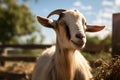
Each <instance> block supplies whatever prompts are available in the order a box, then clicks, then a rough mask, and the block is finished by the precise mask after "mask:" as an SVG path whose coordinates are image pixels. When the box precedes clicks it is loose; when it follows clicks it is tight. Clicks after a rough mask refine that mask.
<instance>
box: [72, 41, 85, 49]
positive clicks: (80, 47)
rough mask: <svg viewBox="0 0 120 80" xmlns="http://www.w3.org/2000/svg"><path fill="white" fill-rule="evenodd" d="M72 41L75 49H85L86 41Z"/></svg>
mask: <svg viewBox="0 0 120 80" xmlns="http://www.w3.org/2000/svg"><path fill="white" fill-rule="evenodd" d="M71 42H72V45H73V47H74V48H75V49H78V50H79V49H83V48H84V46H85V43H77V42H75V41H72V40H71Z"/></svg>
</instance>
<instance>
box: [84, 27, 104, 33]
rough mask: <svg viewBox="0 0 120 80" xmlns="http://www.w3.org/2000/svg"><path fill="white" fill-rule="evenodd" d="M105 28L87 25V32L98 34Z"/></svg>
mask: <svg viewBox="0 0 120 80" xmlns="http://www.w3.org/2000/svg"><path fill="white" fill-rule="evenodd" d="M104 27H105V26H99V25H87V28H86V32H97V31H101V30H103V29H104Z"/></svg>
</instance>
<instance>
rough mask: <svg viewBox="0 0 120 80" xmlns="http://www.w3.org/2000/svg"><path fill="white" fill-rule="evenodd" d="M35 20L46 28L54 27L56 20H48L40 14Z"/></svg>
mask: <svg viewBox="0 0 120 80" xmlns="http://www.w3.org/2000/svg"><path fill="white" fill-rule="evenodd" d="M37 20H38V21H39V23H40V24H42V25H43V26H45V27H48V28H55V26H56V21H54V20H50V19H48V18H43V17H41V16H37Z"/></svg>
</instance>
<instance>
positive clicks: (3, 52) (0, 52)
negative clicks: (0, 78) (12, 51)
mask: <svg viewBox="0 0 120 80" xmlns="http://www.w3.org/2000/svg"><path fill="white" fill-rule="evenodd" d="M0 56H7V49H5V48H0ZM4 65H5V62H4V61H0V66H4Z"/></svg>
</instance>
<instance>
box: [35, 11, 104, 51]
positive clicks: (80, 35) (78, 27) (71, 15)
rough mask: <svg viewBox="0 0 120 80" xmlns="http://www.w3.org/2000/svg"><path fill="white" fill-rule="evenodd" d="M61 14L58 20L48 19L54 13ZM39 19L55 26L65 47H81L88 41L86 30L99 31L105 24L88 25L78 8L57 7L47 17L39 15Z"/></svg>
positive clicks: (50, 26) (43, 22) (58, 37)
mask: <svg viewBox="0 0 120 80" xmlns="http://www.w3.org/2000/svg"><path fill="white" fill-rule="evenodd" d="M55 14H57V15H59V18H58V20H50V19H48V18H49V17H50V16H52V15H55ZM37 19H38V21H39V22H40V23H41V24H42V25H44V26H46V27H49V28H53V29H54V30H55V32H56V34H57V40H58V41H59V43H60V45H61V46H62V47H65V48H72V49H80V48H83V47H84V45H85V43H86V35H85V32H97V31H100V30H102V29H103V28H104V26H98V25H87V24H86V20H85V17H84V16H83V15H82V14H81V13H80V12H79V11H78V10H64V9H57V10H55V11H53V12H51V13H50V14H49V15H48V17H47V18H43V17H40V16H37Z"/></svg>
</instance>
